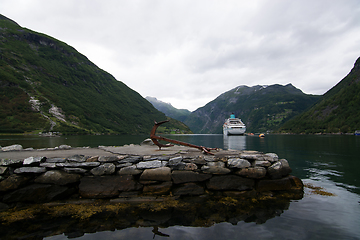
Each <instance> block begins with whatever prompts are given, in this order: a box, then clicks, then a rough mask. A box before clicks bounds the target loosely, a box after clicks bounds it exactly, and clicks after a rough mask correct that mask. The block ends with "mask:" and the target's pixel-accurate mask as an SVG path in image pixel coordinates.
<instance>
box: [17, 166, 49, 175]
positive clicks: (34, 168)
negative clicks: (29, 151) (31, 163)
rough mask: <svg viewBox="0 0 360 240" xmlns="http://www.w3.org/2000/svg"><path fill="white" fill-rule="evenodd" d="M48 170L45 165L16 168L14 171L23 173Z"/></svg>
mask: <svg viewBox="0 0 360 240" xmlns="http://www.w3.org/2000/svg"><path fill="white" fill-rule="evenodd" d="M43 172H46V168H44V167H21V168H17V169H15V171H14V173H17V174H22V173H43Z"/></svg>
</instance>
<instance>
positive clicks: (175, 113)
mask: <svg viewBox="0 0 360 240" xmlns="http://www.w3.org/2000/svg"><path fill="white" fill-rule="evenodd" d="M145 99H146V100H148V101H149V102H150V103H151V104H152V105H153V106H154V107H155V108H156V109H157V110H159V111H160V112H163V113H165V115H166V116H168V117H171V118H174V119H176V120H179V121H181V122H184V121H185V119H186V118H187V117H188V116H189V115H190V113H191V112H190V111H189V110H187V109H177V108H175V107H173V106H172V105H171V104H170V103H166V102H163V101H160V100H158V99H157V98H155V97H150V96H147V97H146V98H145Z"/></svg>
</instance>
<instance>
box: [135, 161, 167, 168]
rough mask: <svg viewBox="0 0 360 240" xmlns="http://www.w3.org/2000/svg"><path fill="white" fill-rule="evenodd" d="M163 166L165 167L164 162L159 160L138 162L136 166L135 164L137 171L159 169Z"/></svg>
mask: <svg viewBox="0 0 360 240" xmlns="http://www.w3.org/2000/svg"><path fill="white" fill-rule="evenodd" d="M164 166H165V162H164V161H160V160H153V161H146V162H139V163H138V164H136V167H137V168H138V169H150V168H160V167H164Z"/></svg>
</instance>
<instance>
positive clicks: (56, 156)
mask: <svg viewBox="0 0 360 240" xmlns="http://www.w3.org/2000/svg"><path fill="white" fill-rule="evenodd" d="M213 153H214V155H208V154H204V153H202V152H201V151H199V150H197V149H193V148H188V147H183V146H174V147H171V148H166V149H165V148H164V149H162V150H158V148H157V147H156V146H152V145H127V146H122V147H105V146H99V147H98V148H71V147H70V146H65V145H63V146H59V147H57V148H52V149H38V150H34V149H22V147H19V146H17V147H16V148H11V147H5V148H2V151H1V152H0V209H8V208H11V207H13V206H16V205H17V204H18V203H25V204H37V203H48V202H53V201H60V200H61V201H66V200H76V199H82V200H84V199H108V200H109V201H112V202H136V201H139V202H144V201H152V200H156V199H159V198H162V197H164V196H165V197H171V198H172V199H174V198H176V199H181V198H183V197H195V196H197V197H199V196H209V195H210V196H223V197H235V198H243V199H256V198H259V197H263V196H264V195H266V196H273V195H276V194H277V193H286V194H290V195H288V196H292V197H290V198H301V197H302V192H303V184H302V181H301V180H300V179H299V178H297V177H295V176H292V175H290V173H291V168H290V166H289V162H288V160H286V159H282V158H281V157H279V156H278V155H277V154H276V153H261V152H257V151H237V150H219V151H213ZM291 194H293V195H291ZM299 196H300V197H299Z"/></svg>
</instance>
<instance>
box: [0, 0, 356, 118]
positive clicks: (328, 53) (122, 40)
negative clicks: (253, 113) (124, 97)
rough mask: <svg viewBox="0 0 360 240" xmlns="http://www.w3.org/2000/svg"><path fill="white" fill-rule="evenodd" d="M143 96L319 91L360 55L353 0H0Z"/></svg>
mask: <svg viewBox="0 0 360 240" xmlns="http://www.w3.org/2000/svg"><path fill="white" fill-rule="evenodd" d="M0 9H1V12H0V13H1V14H3V15H5V16H6V17H8V18H11V19H12V20H14V21H16V22H17V23H18V24H19V25H21V26H22V27H26V28H29V29H31V30H34V31H37V32H42V33H45V34H47V35H50V36H52V37H55V38H57V39H59V40H61V41H63V42H66V43H67V44H69V45H71V46H73V47H74V48H76V49H77V50H78V51H79V52H80V53H82V54H84V55H85V56H87V57H88V58H89V59H90V60H91V61H92V62H94V63H95V64H96V65H98V66H99V67H100V68H102V69H104V70H105V71H107V72H109V73H110V74H112V75H113V76H114V77H115V78H116V79H117V80H119V81H122V82H124V83H125V84H126V85H128V86H129V87H130V88H132V89H134V90H135V91H137V92H138V93H140V94H141V95H142V96H143V97H146V96H152V97H156V98H158V99H159V100H162V101H165V102H170V103H171V104H172V105H173V106H174V107H176V108H186V109H189V110H191V111H193V110H195V109H197V108H199V107H202V106H204V105H205V104H206V103H208V102H209V101H211V100H213V99H215V98H216V97H217V96H218V95H220V94H221V93H223V92H225V91H228V90H230V89H232V88H234V87H237V86H239V85H247V86H254V85H271V84H275V83H278V84H288V83H292V84H293V85H294V86H295V87H297V88H300V89H301V90H302V91H303V92H305V93H309V94H323V93H325V92H326V91H327V90H329V89H330V88H331V87H333V86H334V85H335V84H336V83H337V82H339V81H340V80H341V79H342V78H343V77H345V76H346V74H347V73H348V72H349V71H350V69H351V68H352V67H353V64H354V62H355V60H356V59H357V58H358V57H359V56H360V1H358V0H345V1H344V0H301V1H293V0H287V1H285V0H251V1H250V0H249V1H240V0H233V1H232V0H223V1H212V0H198V1H196V0H189V1H187V0H178V1H177V0H171V1H168V0H128V1H122V0H120V1H119V0H61V1H56V0H0Z"/></svg>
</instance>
